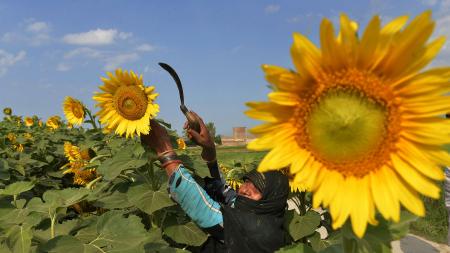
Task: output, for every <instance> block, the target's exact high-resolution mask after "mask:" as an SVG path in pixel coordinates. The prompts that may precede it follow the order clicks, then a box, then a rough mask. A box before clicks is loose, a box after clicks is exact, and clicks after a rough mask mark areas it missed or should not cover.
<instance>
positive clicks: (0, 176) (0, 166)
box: [0, 160, 10, 180]
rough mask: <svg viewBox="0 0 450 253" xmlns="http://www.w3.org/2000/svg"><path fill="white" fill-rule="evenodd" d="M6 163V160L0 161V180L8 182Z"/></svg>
mask: <svg viewBox="0 0 450 253" xmlns="http://www.w3.org/2000/svg"><path fill="white" fill-rule="evenodd" d="M8 168H9V166H8V162H7V161H6V160H0V180H8V179H9V177H10V175H9V172H8Z"/></svg>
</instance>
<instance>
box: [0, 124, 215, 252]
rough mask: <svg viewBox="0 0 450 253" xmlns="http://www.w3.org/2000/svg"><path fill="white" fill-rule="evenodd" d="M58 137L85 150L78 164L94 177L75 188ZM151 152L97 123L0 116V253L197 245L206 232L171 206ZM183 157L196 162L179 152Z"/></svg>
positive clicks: (155, 249) (169, 248)
mask: <svg viewBox="0 0 450 253" xmlns="http://www.w3.org/2000/svg"><path fill="white" fill-rule="evenodd" d="M12 117H13V116H11V117H10V119H12ZM9 133H13V134H14V136H15V138H14V139H13V140H10V139H9V138H8V137H7V136H8V134H9ZM169 133H170V134H171V135H173V136H171V138H172V139H174V140H176V137H177V136H175V134H176V132H175V131H170V130H169ZM30 136H31V137H30ZM64 142H71V143H72V144H74V145H77V146H78V147H80V149H81V150H84V149H90V150H91V151H92V152H91V153H92V155H93V156H94V157H91V158H92V159H91V160H90V162H89V164H88V165H87V166H86V169H88V168H89V169H96V171H97V173H98V176H99V177H98V178H97V179H96V180H94V181H92V182H91V183H89V184H87V185H83V186H79V185H75V184H74V183H73V175H72V174H66V175H64V174H63V173H62V170H61V168H62V167H64V166H65V165H66V164H67V163H68V162H69V161H68V160H67V158H66V157H65V155H64ZM17 144H22V145H23V147H24V150H23V151H22V152H21V151H20V150H17V148H15V145H17ZM155 158H156V156H155V154H154V153H153V152H152V151H150V150H145V149H144V148H143V147H142V145H141V144H140V141H139V140H138V139H125V138H122V137H118V136H114V135H105V134H103V133H102V132H101V129H83V128H74V129H67V128H66V127H65V126H64V125H62V127H61V128H59V129H56V130H50V129H47V128H45V127H39V126H38V125H34V126H32V127H25V126H23V125H20V124H17V122H16V121H15V120H5V121H1V122H0V252H23V253H25V252H37V253H40V252H130V253H131V252H133V253H134V252H187V251H185V250H182V249H181V248H185V247H187V246H199V245H201V244H202V243H203V242H204V241H205V240H206V238H207V235H206V234H205V233H204V232H203V231H202V230H201V229H199V228H198V227H197V226H196V225H195V224H194V223H192V222H190V220H189V218H188V217H187V216H186V214H185V213H184V212H183V211H182V210H181V209H180V208H175V207H176V206H175V202H173V201H172V200H171V199H170V198H169V194H168V192H167V180H168V178H167V176H166V174H165V172H164V171H163V170H161V169H160V168H158V166H159V164H158V162H156V159H155ZM183 160H185V162H186V164H192V165H193V166H192V167H196V165H195V164H196V163H199V162H200V161H194V160H193V159H191V158H190V155H188V154H186V153H184V155H183ZM203 167H206V166H204V165H203ZM197 168H198V169H197V171H196V172H200V173H203V174H205V173H204V172H205V168H202V166H198V167H197ZM66 169H67V168H66ZM206 170H207V168H206Z"/></svg>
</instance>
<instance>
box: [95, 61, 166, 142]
mask: <svg viewBox="0 0 450 253" xmlns="http://www.w3.org/2000/svg"><path fill="white" fill-rule="evenodd" d="M107 74H108V77H109V78H101V79H102V81H103V85H102V86H100V89H101V90H102V91H103V92H97V93H96V94H95V95H94V97H93V99H94V100H96V101H97V105H96V106H98V107H100V111H99V112H98V113H97V115H98V116H99V117H100V122H101V123H102V124H105V128H107V129H115V133H116V134H118V135H123V134H126V137H127V138H128V137H133V136H134V135H135V134H136V135H138V136H140V134H141V133H142V134H148V133H149V131H150V125H149V122H150V119H152V118H154V117H156V114H157V113H158V112H159V106H158V105H157V104H156V103H154V100H155V99H156V97H157V96H158V94H157V93H154V92H153V91H154V89H155V87H153V86H150V87H144V84H143V79H142V75H141V76H137V75H136V74H135V73H134V72H133V71H129V72H127V71H122V70H121V69H117V70H116V72H115V75H114V74H112V73H110V72H108V73H107Z"/></svg>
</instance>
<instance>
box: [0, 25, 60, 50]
mask: <svg viewBox="0 0 450 253" xmlns="http://www.w3.org/2000/svg"><path fill="white" fill-rule="evenodd" d="M25 25H26V26H25V27H21V29H22V30H20V29H17V30H16V31H14V32H7V33H5V34H3V35H2V36H1V37H0V40H1V41H2V42H5V43H26V44H29V45H31V46H40V45H42V44H46V43H48V42H50V41H51V36H50V31H51V27H50V24H49V23H47V22H42V21H35V20H34V19H29V20H26V21H25Z"/></svg>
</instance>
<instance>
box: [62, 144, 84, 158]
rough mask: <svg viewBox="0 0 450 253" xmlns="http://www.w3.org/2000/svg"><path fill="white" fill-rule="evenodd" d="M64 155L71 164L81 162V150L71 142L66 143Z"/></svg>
mask: <svg viewBox="0 0 450 253" xmlns="http://www.w3.org/2000/svg"><path fill="white" fill-rule="evenodd" d="M64 155H65V156H66V158H67V159H68V160H69V161H70V162H75V161H79V160H81V159H82V158H81V151H80V148H79V147H77V146H75V145H72V143H70V142H64Z"/></svg>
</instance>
